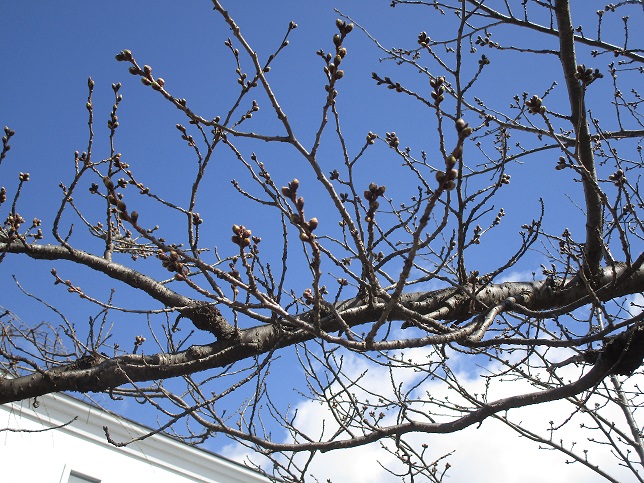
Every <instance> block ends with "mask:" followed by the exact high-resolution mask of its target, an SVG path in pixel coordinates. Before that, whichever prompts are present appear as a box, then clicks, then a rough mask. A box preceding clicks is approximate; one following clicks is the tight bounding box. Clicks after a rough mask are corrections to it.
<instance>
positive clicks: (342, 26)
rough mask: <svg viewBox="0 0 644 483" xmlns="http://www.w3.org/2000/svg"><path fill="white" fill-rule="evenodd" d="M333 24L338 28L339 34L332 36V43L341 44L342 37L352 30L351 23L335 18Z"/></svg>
mask: <svg viewBox="0 0 644 483" xmlns="http://www.w3.org/2000/svg"><path fill="white" fill-rule="evenodd" d="M335 26H336V27H338V30H339V31H340V34H336V36H337V37H333V43H334V44H335V45H340V44H342V39H344V38H345V37H346V36H347V35H348V34H350V33H351V31H352V30H353V24H352V23H346V22H345V21H344V20H342V19H337V20H336V21H335ZM338 37H339V38H338Z"/></svg>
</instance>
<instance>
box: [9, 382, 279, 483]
mask: <svg viewBox="0 0 644 483" xmlns="http://www.w3.org/2000/svg"><path fill="white" fill-rule="evenodd" d="M32 402H33V401H32V400H30V401H22V402H17V403H11V404H5V405H0V481H1V482H2V483H31V482H34V483H36V482H37V483H128V482H136V483H147V482H153V483H184V482H185V483H189V482H214V483H242V482H243V483H266V482H267V481H268V480H267V479H265V478H263V477H262V476H260V475H259V474H258V473H256V472H254V471H252V470H250V469H248V468H246V467H244V466H242V465H240V464H237V463H235V462H233V461H230V460H227V459H225V458H222V457H220V456H217V455H215V454H213V453H211V452H208V451H204V450H202V449H199V448H195V447H193V446H189V445H186V444H184V443H182V442H180V441H178V440H177V439H174V438H171V437H169V436H165V435H154V436H151V437H149V438H147V439H144V440H142V441H139V442H136V443H132V444H130V445H128V446H126V447H122V448H117V447H115V446H113V445H111V444H110V443H108V442H107V440H106V438H105V433H104V432H103V426H107V427H108V428H109V431H110V436H111V437H112V439H113V440H115V441H129V440H130V439H132V438H133V437H136V436H140V435H143V434H146V433H147V432H149V429H148V428H146V427H144V426H141V425H139V424H136V423H134V422H132V421H128V420H126V419H123V418H119V417H116V416H113V415H111V414H109V413H107V412H105V411H103V410H101V409H98V408H96V407H94V406H91V405H89V404H87V403H84V402H82V401H79V400H78V399H74V398H72V397H70V396H66V395H64V394H55V395H48V396H45V397H40V398H38V402H39V404H38V407H33V405H32ZM74 418H75V419H74ZM70 421H72V422H71V423H70V424H68V425H66V426H63V427H58V428H56V429H50V428H53V427H57V426H61V425H64V424H65V423H68V422H70ZM44 429H50V430H49V431H43V430H44ZM20 430H22V431H20ZM24 430H27V431H28V432H26V431H24Z"/></svg>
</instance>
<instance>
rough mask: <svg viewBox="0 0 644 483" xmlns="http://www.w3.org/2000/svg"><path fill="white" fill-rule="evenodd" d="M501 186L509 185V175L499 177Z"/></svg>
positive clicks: (504, 174)
mask: <svg viewBox="0 0 644 483" xmlns="http://www.w3.org/2000/svg"><path fill="white" fill-rule="evenodd" d="M502 184H510V175H509V174H507V173H503V174H502V175H501V178H500V179H499V185H502Z"/></svg>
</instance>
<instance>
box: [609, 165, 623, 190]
mask: <svg viewBox="0 0 644 483" xmlns="http://www.w3.org/2000/svg"><path fill="white" fill-rule="evenodd" d="M608 179H609V180H610V181H612V182H613V184H614V185H615V186H621V185H623V184H624V183H626V176H624V170H622V169H618V170H617V171H615V172H614V173H613V174H611V175H610V176H609V177H608Z"/></svg>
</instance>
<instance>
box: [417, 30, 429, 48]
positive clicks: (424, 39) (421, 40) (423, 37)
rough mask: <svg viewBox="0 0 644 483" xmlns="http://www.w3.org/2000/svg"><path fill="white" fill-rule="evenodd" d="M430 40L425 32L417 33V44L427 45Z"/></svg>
mask: <svg viewBox="0 0 644 483" xmlns="http://www.w3.org/2000/svg"><path fill="white" fill-rule="evenodd" d="M431 41H432V39H431V38H429V35H427V32H421V33H419V34H418V45H420V46H421V47H427V46H428V45H429V43H430V42H431Z"/></svg>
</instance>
